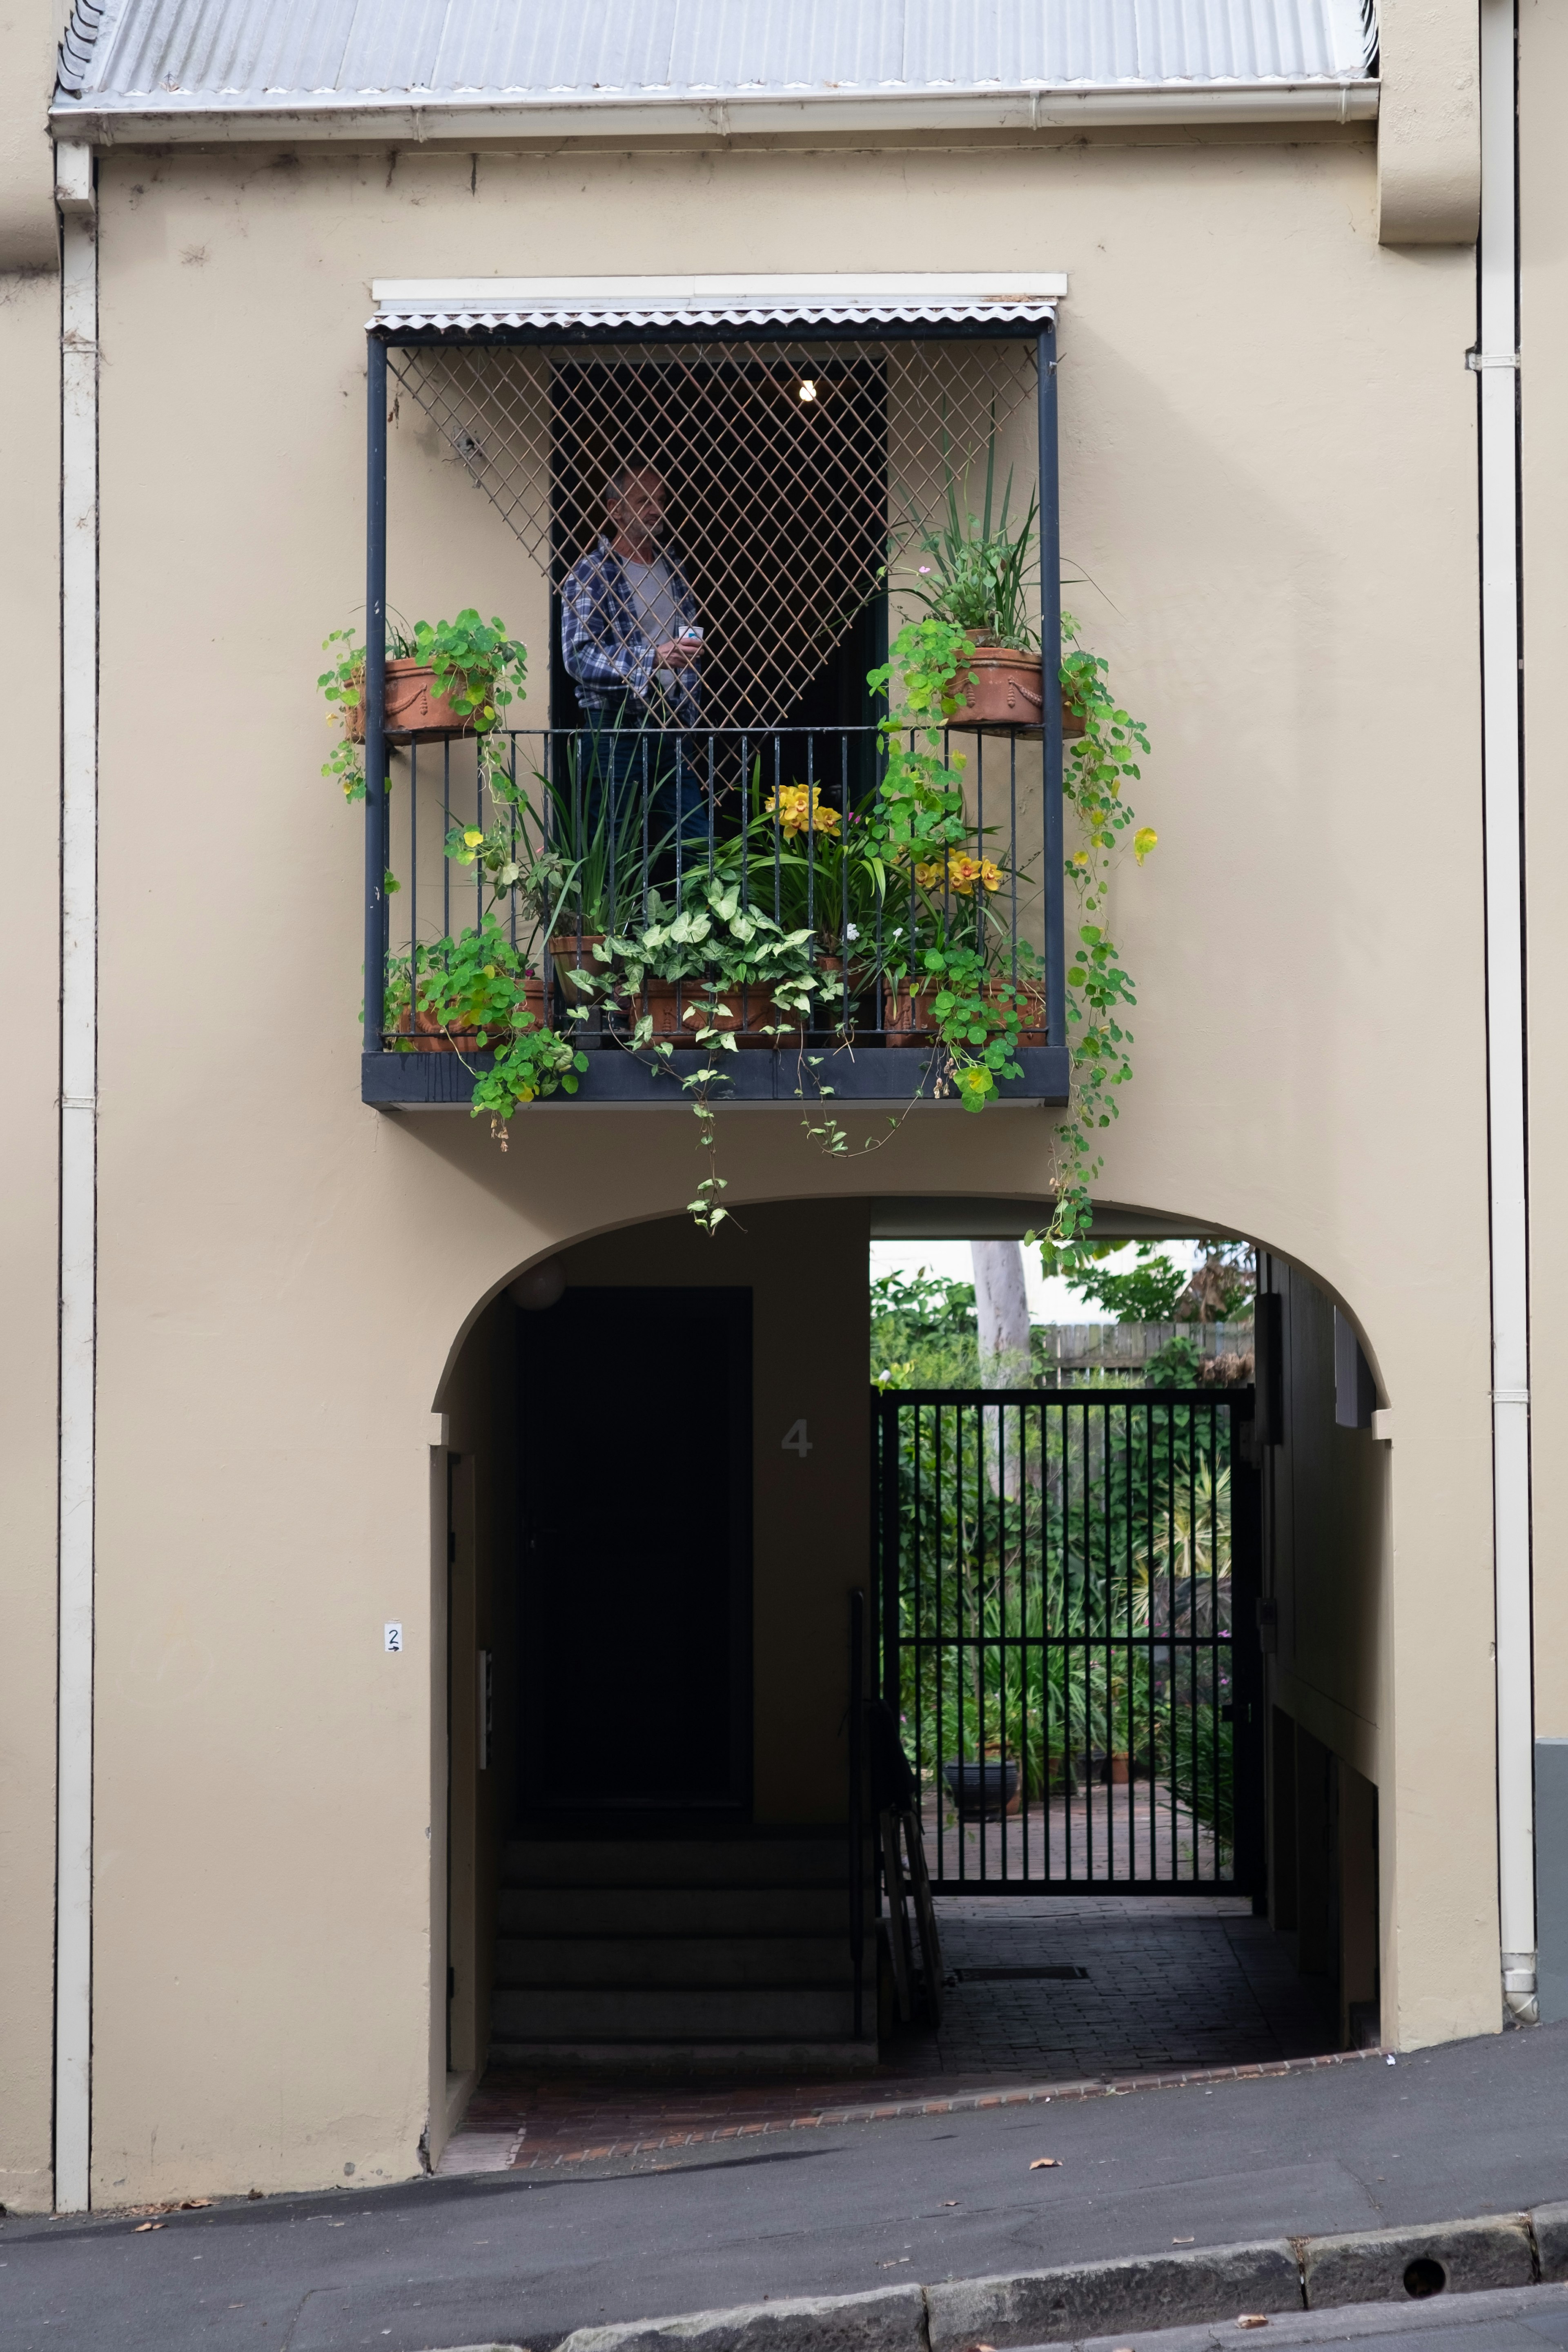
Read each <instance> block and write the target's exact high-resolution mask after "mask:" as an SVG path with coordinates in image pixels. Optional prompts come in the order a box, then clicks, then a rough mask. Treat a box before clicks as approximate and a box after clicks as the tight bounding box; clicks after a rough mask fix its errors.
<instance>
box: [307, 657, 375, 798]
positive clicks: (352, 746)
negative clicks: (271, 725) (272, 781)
mask: <svg viewBox="0 0 1568 2352" xmlns="http://www.w3.org/2000/svg"><path fill="white" fill-rule="evenodd" d="M334 646H336V648H337V651H336V652H335V653H333V651H332V648H333V647H334ZM321 651H322V652H323V653H324V654H331V667H330V668H328V669H324V670H323V671H322V672H321V677H319V678H318V679H317V680H316V684H317V687H318V688H320V690H321V693H322V694H323V695H325V697H326V699H327V724H328V726H329V727H333V726H336V725H337V723H338V721H339V720H340V719H341V720H342V732H341V733H340V734H339V736H338V739H337V740H336V742H335V743H334V744H333V745H332V755H331V759H330V760H328V761H325V762H324V764H323V766H322V769H321V773H322V775H323V776H336V778H337V779H338V782H340V783H341V784H342V788H343V798H344V799H345V800H349V801H363V798H364V745H363V741H361V742H357V743H356V742H355V741H354V740H353V733H352V730H353V725H354V718H353V714H354V713H356V712H357V713H359V714H360V720H361V724H362V726H363V711H364V647H363V646H362V645H361V644H360V643H359V638H358V633H357V632H356V631H355V630H353V629H352V628H349V629H333V630H332V631H331V634H330V635H327V636H324V637H323V638H322V639H321Z"/></svg>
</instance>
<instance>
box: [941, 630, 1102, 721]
mask: <svg viewBox="0 0 1568 2352" xmlns="http://www.w3.org/2000/svg"><path fill="white" fill-rule="evenodd" d="M957 683H958V684H959V685H960V686H961V687H963V688H965V692H964V697H963V701H962V702H961V703H960V705H959V707H958V709H957V710H956V711H955V712H954V714H953V716H952V719H950V720H949V722H948V723H949V725H950V726H952V727H956V728H961V729H969V728H973V730H975V731H976V732H977V733H978V734H982V735H986V734H990V733H991V732H992V731H993V730H994V731H996V732H998V733H1002V734H1010V733H1011V732H1012V730H1014V729H1015V728H1017V727H1023V728H1030V729H1033V730H1034V731H1035V732H1036V733H1038V732H1039V730H1040V726H1041V713H1042V711H1043V710H1044V709H1045V698H1044V692H1043V688H1042V685H1041V677H1040V663H1039V661H1038V658H1037V656H1035V655H1034V654H1021V653H1019V652H1017V651H1016V649H1015V648H1014V647H1013V646H983V645H974V646H971V647H970V649H969V652H968V653H967V654H966V655H965V656H964V667H963V670H961V671H960V673H959V677H958V680H957ZM1062 733H1063V734H1064V735H1081V734H1082V733H1083V714H1082V712H1081V711H1080V710H1079V709H1076V708H1075V707H1074V705H1073V704H1072V703H1070V702H1065V703H1064V704H1063V705H1062Z"/></svg>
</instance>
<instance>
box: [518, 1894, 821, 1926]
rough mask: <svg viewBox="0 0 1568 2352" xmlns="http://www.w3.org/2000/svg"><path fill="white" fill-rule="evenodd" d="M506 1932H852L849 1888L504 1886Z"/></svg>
mask: <svg viewBox="0 0 1568 2352" xmlns="http://www.w3.org/2000/svg"><path fill="white" fill-rule="evenodd" d="M498 1924H499V1927H500V1933H501V1935H502V1936H506V1937H510V1936H584V1937H599V1936H615V1937H626V1936H703V1937H706V1936H746V1937H750V1936H835V1935H841V1936H846V1937H847V1935H848V1932H849V1896H848V1891H847V1888H845V1887H843V1886H818V1887H808V1886H787V1887H786V1886H698V1887H688V1886H533V1887H520V1886H503V1887H502V1888H501V1890H500V1902H499V1913H498Z"/></svg>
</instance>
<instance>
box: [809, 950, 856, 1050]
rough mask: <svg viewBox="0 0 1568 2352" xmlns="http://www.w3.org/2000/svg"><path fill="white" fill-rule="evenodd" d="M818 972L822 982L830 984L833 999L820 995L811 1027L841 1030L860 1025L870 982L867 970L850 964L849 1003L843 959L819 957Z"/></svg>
mask: <svg viewBox="0 0 1568 2352" xmlns="http://www.w3.org/2000/svg"><path fill="white" fill-rule="evenodd" d="M816 971H817V977H818V979H819V980H823V981H826V982H828V983H829V985H830V986H831V988H832V990H833V993H832V995H831V996H829V997H826V998H824V997H820V996H819V997H818V998H817V999H816V1005H815V1007H814V1008H813V1012H812V1018H811V1026H812V1027H813V1028H814V1029H816V1030H824V1029H827V1030H834V1031H837V1029H839V1028H841V1027H842V1026H843V1025H844V1024H845V1023H846V1021H847V1023H848V1024H849V1025H850V1027H852V1028H853V1027H856V1026H858V1013H859V1004H860V999H861V997H862V995H863V994H864V993H865V991H866V988H867V985H868V981H869V979H870V973H869V972H868V970H867V967H866V966H865V965H864V964H861V963H852V964H851V965H850V967H849V988H848V997H847V1003H846V996H845V987H844V959H843V957H842V956H834V955H825V956H818V957H817V959H816Z"/></svg>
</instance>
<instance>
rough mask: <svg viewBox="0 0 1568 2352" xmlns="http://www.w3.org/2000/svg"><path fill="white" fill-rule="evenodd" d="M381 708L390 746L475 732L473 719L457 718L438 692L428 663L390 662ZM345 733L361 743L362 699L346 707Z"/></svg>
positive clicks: (431, 665)
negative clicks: (346, 727)
mask: <svg viewBox="0 0 1568 2352" xmlns="http://www.w3.org/2000/svg"><path fill="white" fill-rule="evenodd" d="M382 708H383V709H384V712H385V715H386V740H387V741H388V742H389V743H420V742H446V741H448V740H450V739H451V738H452V737H453V736H454V735H472V734H473V733H474V732H475V728H474V722H473V720H472V719H460V718H459V717H458V713H457V712H456V711H455V710H454V709H453V708H452V704H451V699H450V698H449V696H447V695H445V694H437V691H436V670H435V666H434V664H432V663H430V662H420V661H405V660H397V661H389V662H388V663H387V665H386V684H385V687H384V689H383V698H382ZM348 730H349V741H350V742H351V743H363V741H364V703H363V699H362V700H360V701H358V702H355V703H351V704H350V706H349V711H348Z"/></svg>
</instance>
